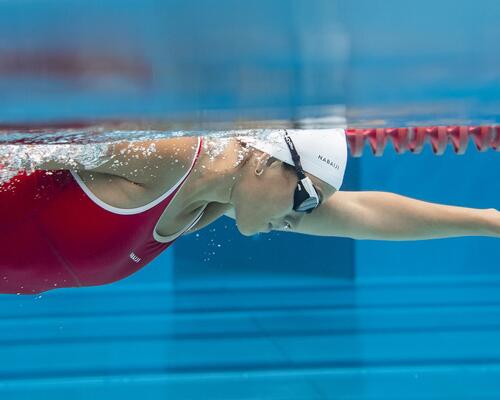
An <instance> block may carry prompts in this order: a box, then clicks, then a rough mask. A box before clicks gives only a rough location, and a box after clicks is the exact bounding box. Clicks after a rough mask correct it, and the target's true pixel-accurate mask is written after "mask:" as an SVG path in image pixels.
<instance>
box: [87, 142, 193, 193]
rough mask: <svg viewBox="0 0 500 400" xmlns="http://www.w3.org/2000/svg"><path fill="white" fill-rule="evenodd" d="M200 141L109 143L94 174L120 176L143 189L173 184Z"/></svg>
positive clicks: (187, 164) (188, 166)
mask: <svg viewBox="0 0 500 400" xmlns="http://www.w3.org/2000/svg"><path fill="white" fill-rule="evenodd" d="M200 140H201V138H198V137H192V136H190V137H178V138H163V139H152V140H141V141H120V142H116V143H113V144H112V146H110V150H109V152H108V160H107V161H106V162H105V163H104V164H102V165H100V166H99V167H98V168H96V169H94V171H95V172H100V173H106V174H110V175H116V176H120V177H122V178H125V179H127V180H129V181H131V182H134V183H137V184H140V185H143V186H145V187H156V186H157V185H159V184H163V185H165V184H166V185H168V184H169V183H172V184H175V182H177V180H178V179H179V178H180V177H182V176H183V175H184V174H185V173H186V172H187V171H188V170H189V168H191V165H192V162H193V160H194V158H195V156H196V154H197V151H198V147H199V143H200Z"/></svg>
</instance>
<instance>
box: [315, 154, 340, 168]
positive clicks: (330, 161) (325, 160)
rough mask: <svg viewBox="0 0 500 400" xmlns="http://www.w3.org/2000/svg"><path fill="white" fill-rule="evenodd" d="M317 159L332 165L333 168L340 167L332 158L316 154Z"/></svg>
mask: <svg viewBox="0 0 500 400" xmlns="http://www.w3.org/2000/svg"><path fill="white" fill-rule="evenodd" d="M318 160H320V161H323V162H324V163H327V164H328V165H330V166H332V167H333V168H335V169H340V166H339V165H338V164H337V163H334V162H333V161H332V160H329V159H328V158H326V157H323V156H322V155H321V154H319V155H318Z"/></svg>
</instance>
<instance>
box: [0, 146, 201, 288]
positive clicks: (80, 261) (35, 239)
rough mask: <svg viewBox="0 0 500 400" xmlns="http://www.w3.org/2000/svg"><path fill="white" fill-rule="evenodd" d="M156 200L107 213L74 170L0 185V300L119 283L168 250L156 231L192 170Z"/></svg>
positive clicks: (169, 241) (38, 174)
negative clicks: (1, 296)
mask: <svg viewBox="0 0 500 400" xmlns="http://www.w3.org/2000/svg"><path fill="white" fill-rule="evenodd" d="M200 149H201V138H199V140H198V149H197V151H196V155H195V157H194V159H193V161H192V164H191V167H190V168H189V170H188V171H187V172H186V174H185V175H184V176H183V177H182V178H181V179H180V180H179V182H178V183H177V184H176V185H175V186H174V187H173V188H171V189H170V190H168V191H167V192H166V193H164V194H163V195H162V196H160V197H159V198H158V199H156V200H155V201H153V202H151V203H149V204H147V205H145V206H142V207H138V208H134V209H121V208H116V207H112V206H109V205H108V204H106V203H104V202H102V201H101V200H99V199H98V198H97V197H96V196H95V195H93V194H92V193H91V192H90V191H89V189H88V188H87V187H86V186H85V184H84V183H83V181H82V180H81V179H80V177H79V176H78V175H77V174H76V173H75V172H73V171H67V170H62V171H40V170H39V171H35V172H34V173H32V174H30V175H26V173H24V172H22V173H19V174H18V175H16V176H15V177H13V178H12V179H10V180H9V181H8V182H7V183H5V184H3V185H1V186H0V227H1V229H0V293H22V294H34V293H40V292H43V291H46V290H50V289H54V288H60V287H74V286H92V285H103V284H106V283H110V282H114V281H117V280H120V279H123V278H125V277H126V276H128V275H130V274H132V273H134V272H136V271H137V270H139V269H141V268H142V267H144V266H145V265H146V264H148V263H149V262H150V261H151V260H153V259H154V258H155V257H157V256H158V255H159V254H160V253H161V252H162V251H163V250H165V249H166V248H167V247H169V246H170V245H171V244H172V243H173V241H174V240H175V239H176V238H177V237H178V236H180V235H181V234H182V233H183V232H184V231H186V230H187V229H189V227H191V226H193V225H194V224H195V223H196V222H198V220H199V218H200V217H201V215H199V216H198V218H196V219H195V220H194V221H193V222H192V223H191V224H190V225H189V226H188V227H187V228H186V229H184V230H183V231H181V232H179V233H178V234H176V235H173V236H170V237H162V236H160V235H158V234H157V233H156V225H157V222H158V220H159V219H160V216H161V215H162V213H163V211H164V210H165V208H166V207H167V206H168V205H169V203H170V202H171V201H172V199H173V198H174V196H175V194H176V193H177V191H178V190H179V188H180V187H181V186H182V184H183V183H184V181H185V180H186V178H187V176H188V175H189V173H190V172H191V170H192V169H193V166H194V164H195V162H196V160H197V159H198V156H199V154H200Z"/></svg>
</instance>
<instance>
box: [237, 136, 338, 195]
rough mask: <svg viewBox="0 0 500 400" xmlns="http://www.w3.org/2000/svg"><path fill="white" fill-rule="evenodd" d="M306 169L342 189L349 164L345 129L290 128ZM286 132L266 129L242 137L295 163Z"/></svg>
mask: <svg viewBox="0 0 500 400" xmlns="http://www.w3.org/2000/svg"><path fill="white" fill-rule="evenodd" d="M287 132H288V135H289V136H290V138H291V139H292V141H293V144H294V145H295V148H296V150H297V153H299V156H300V162H301V164H302V168H303V169H304V171H305V172H308V173H310V174H311V175H314V176H315V177H316V178H318V179H321V180H322V181H323V182H326V183H328V184H329V185H331V186H333V187H334V188H335V189H337V190H339V189H340V187H341V186H342V181H343V179H344V173H345V168H346V165H347V142H346V136H345V132H344V130H343V129H300V130H294V129H287ZM284 134H285V131H284V130H283V129H282V130H265V131H263V132H262V133H260V134H259V135H257V136H249V137H245V138H244V139H243V140H244V141H245V142H247V143H248V144H249V145H250V146H252V147H255V148H256V149H258V150H261V151H263V152H265V153H267V154H270V155H271V156H273V157H276V158H277V159H279V160H281V161H283V162H286V163H287V164H290V165H292V166H293V165H294V164H293V161H292V156H291V154H290V150H289V148H288V146H287V144H286V142H285V139H284Z"/></svg>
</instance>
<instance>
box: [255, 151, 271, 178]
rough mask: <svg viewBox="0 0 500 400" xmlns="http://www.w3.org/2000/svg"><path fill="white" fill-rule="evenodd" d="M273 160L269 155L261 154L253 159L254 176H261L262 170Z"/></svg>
mask: <svg viewBox="0 0 500 400" xmlns="http://www.w3.org/2000/svg"><path fill="white" fill-rule="evenodd" d="M271 158H273V157H271V156H270V155H269V154H267V153H264V152H262V154H261V155H259V156H257V157H255V159H254V160H255V161H254V164H255V175H262V173H263V172H264V170H265V169H266V168H267V166H268V165H269V164H268V163H269V160H270V159H271Z"/></svg>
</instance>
